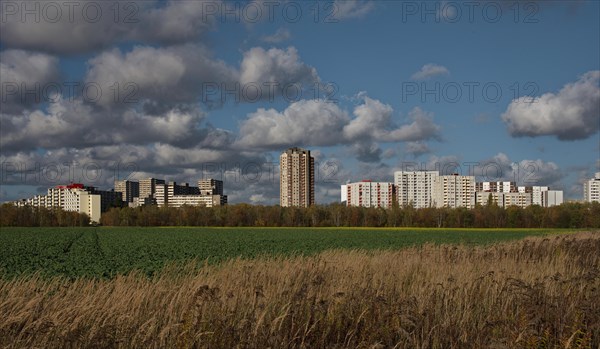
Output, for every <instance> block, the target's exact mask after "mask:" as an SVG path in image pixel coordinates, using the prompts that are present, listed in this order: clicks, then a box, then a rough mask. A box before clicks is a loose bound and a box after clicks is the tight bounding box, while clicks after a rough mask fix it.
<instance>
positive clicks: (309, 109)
mask: <svg viewBox="0 0 600 349" xmlns="http://www.w3.org/2000/svg"><path fill="white" fill-rule="evenodd" d="M348 119H349V118H348V115H347V113H345V112H344V111H343V110H342V109H340V108H339V107H338V106H337V105H336V104H333V103H328V102H325V101H322V100H301V101H298V102H294V103H292V104H290V106H288V107H287V108H286V109H285V110H284V111H283V112H281V113H280V112H278V111H276V110H275V109H263V108H260V109H258V110H257V111H256V112H254V113H251V114H250V115H249V116H248V118H247V119H246V120H244V121H243V122H242V124H241V126H240V136H239V139H238V141H237V142H236V146H237V147H240V148H263V149H279V148H282V147H287V146H291V145H294V144H295V145H311V146H330V145H335V144H338V143H341V142H343V136H342V130H343V127H344V125H346V124H347V122H348Z"/></svg>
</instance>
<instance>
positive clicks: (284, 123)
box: [0, 0, 600, 204]
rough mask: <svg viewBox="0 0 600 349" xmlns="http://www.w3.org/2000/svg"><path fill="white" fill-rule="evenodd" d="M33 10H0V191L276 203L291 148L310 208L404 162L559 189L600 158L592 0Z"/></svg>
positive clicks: (599, 41) (577, 185)
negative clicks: (150, 185)
mask: <svg viewBox="0 0 600 349" xmlns="http://www.w3.org/2000/svg"><path fill="white" fill-rule="evenodd" d="M32 3H33V4H35V3H36V2H29V4H30V5H23V3H22V2H18V1H16V2H12V1H8V2H3V4H2V9H1V10H2V21H1V23H0V29H2V31H1V32H2V34H1V37H0V44H1V46H0V50H1V51H0V52H1V53H0V54H1V56H0V58H1V60H0V64H1V72H2V74H1V75H0V79H1V82H2V86H3V90H2V93H3V98H2V101H1V103H2V113H1V117H2V118H1V126H2V127H1V136H2V140H1V142H0V144H1V146H2V148H1V149H0V161H1V162H2V178H1V181H2V182H1V183H0V184H2V189H1V190H0V194H1V196H0V200H1V201H6V200H14V199H18V198H22V197H27V196H31V195H33V194H35V193H38V192H45V189H46V188H47V187H48V186H50V185H55V184H60V183H63V182H68V181H71V180H73V181H82V182H84V183H86V184H90V185H95V186H98V187H101V188H110V187H112V181H113V180H114V179H115V176H116V177H119V178H122V177H125V176H129V177H130V178H144V177H148V176H156V177H159V178H165V179H167V180H173V181H178V182H191V183H194V182H196V181H197V180H198V179H200V178H202V177H217V178H220V179H223V180H224V181H225V190H226V191H228V194H229V195H230V202H234V203H235V202H250V203H262V204H274V203H277V198H278V170H277V168H276V166H275V165H276V162H277V159H278V154H279V153H280V152H281V151H282V150H284V149H285V148H287V147H290V146H302V147H305V148H308V149H310V150H312V151H313V153H314V155H315V156H316V159H317V162H318V164H319V166H320V167H319V169H318V172H319V174H320V177H319V179H318V180H317V183H316V186H317V188H316V192H317V202H319V203H329V202H333V201H336V200H337V199H338V197H339V185H340V184H343V183H345V182H346V181H355V180H361V179H366V178H369V179H375V180H385V181H392V180H393V172H394V171H395V170H398V169H401V168H403V167H407V166H413V167H414V165H415V164H418V166H419V167H426V168H431V169H433V168H435V166H436V165H437V166H441V167H442V168H443V167H444V166H445V165H448V164H453V163H454V164H459V165H461V167H460V171H461V172H462V173H464V174H467V172H468V165H466V164H467V163H468V164H474V163H477V164H479V165H477V166H475V167H474V174H475V175H477V176H478V177H479V178H480V179H491V180H495V179H507V180H509V179H510V180H516V181H517V182H518V183H519V184H520V185H525V184H527V185H549V186H551V187H553V188H556V189H562V190H564V191H565V194H566V197H567V198H569V199H580V198H581V196H582V192H581V182H582V180H584V179H585V178H588V177H592V175H593V173H594V172H596V171H599V170H600V169H599V168H598V166H600V161H599V154H600V138H599V132H598V131H599V128H600V87H599V82H600V63H599V62H600V37H599V36H600V34H599V33H600V5H599V3H598V2H596V1H568V2H567V1H563V2H561V1H504V0H503V1H488V0H486V1H474V2H463V1H454V2H448V1H440V2H434V1H427V2H420V1H404V2H396V1H377V2H375V1H373V2H370V1H343V2H342V1H335V2H318V3H316V2H293V1H279V2H264V1H252V2H249V1H246V2H232V1H225V2H222V1H188V2H180V1H178V2H169V1H144V2H130V1H122V2H94V1H82V2H77V5H78V6H77V7H75V8H74V10H73V18H72V19H71V18H69V16H68V10H69V9H68V8H64V7H63V8H61V9H60V11H61V13H62V16H61V17H60V19H57V18H56V13H57V12H56V9H54V8H48V7H44V6H46V5H45V3H44V2H40V3H38V4H39V7H35V5H31V4H32ZM24 6H30V7H29V8H27V7H25V8H24ZM31 6H33V7H31ZM58 6H60V4H59V5H58ZM83 8H86V9H87V11H88V12H87V13H84V12H83V11H82V9H83ZM96 8H101V9H102V14H101V15H98V13H96V12H94V11H95V9H96ZM90 9H91V10H90ZM115 9H118V11H119V12H118V17H115V15H116V14H117V12H115V11H116V10H115ZM256 9H260V11H261V13H260V14H258V12H256ZM269 9H272V10H273V12H272V17H270V16H269V15H268V13H269ZM298 9H299V10H300V12H301V13H299V12H297V11H298ZM25 10H29V14H24V13H25V12H24V11H25ZM471 10H472V12H471V13H470V11H471ZM36 11H37V12H38V15H39V17H40V18H39V19H40V20H39V21H37V22H36V21H35V18H34V15H33V14H31V12H36ZM53 11H54V12H53ZM317 11H318V13H319V17H318V18H315V14H316V12H317ZM90 13H91V14H90ZM127 15H129V17H127ZM94 16H95V17H94ZM90 17H94V18H92V19H93V20H91V19H90ZM250 17H256V20H252V18H250ZM296 17H297V20H295V18H296ZM126 19H129V20H126ZM130 20H132V21H130ZM130 22H132V23H130ZM74 83H79V86H85V87H86V88H87V90H86V91H85V92H87V93H84V92H83V91H82V90H81V88H76V89H75V93H74V94H73V95H71V94H70V93H69V89H68V86H70V85H72V84H74ZM275 84H277V85H275ZM24 86H26V87H29V89H30V90H31V88H32V87H31V86H34V87H33V89H34V91H35V90H36V88H35V86H40V87H39V88H38V90H37V91H38V94H39V97H40V98H38V100H36V98H34V97H33V96H32V94H31V92H30V93H29V94H28V93H26V92H25V90H24V89H23V87H24ZM116 86H118V87H119V88H118V89H116ZM225 86H227V88H225V89H223V87H225ZM269 86H271V87H273V86H275V87H273V89H272V90H270V89H269ZM283 86H285V87H287V90H285V91H283V90H281V89H280V87H283ZM217 87H221V89H219V88H217ZM53 89H54V90H53ZM227 90H229V92H227ZM51 91H58V92H60V93H59V94H60V95H61V96H60V97H59V96H54V95H53V96H52V98H50V97H49V96H48V95H50V92H51ZM97 91H101V92H102V96H101V97H99V96H98V95H97V94H95V92H97ZM248 91H260V92H261V93H262V95H263V97H264V98H262V99H254V98H253V95H252V93H251V92H248ZM290 91H291V92H290ZM298 91H300V92H301V95H299V96H298V95H297V96H294V92H298ZM271 94H272V96H271ZM96 97H98V98H96ZM115 97H116V98H115ZM268 97H272V98H268ZM325 97H330V98H328V99H327V98H325ZM215 98H216V99H217V101H218V100H220V99H221V98H223V100H224V103H218V102H215V100H214V99H215ZM208 100H212V102H211V103H207V101H208ZM118 164H120V165H118ZM489 164H493V165H492V167H490V165H489ZM449 167H452V165H449ZM123 168H125V169H123ZM490 168H492V169H498V171H491V172H490V171H489V169H490ZM215 169H217V170H215ZM484 169H487V170H484ZM24 172H25V173H24ZM486 173H487V174H488V178H484V175H485V174H486ZM490 173H496V174H498V175H497V176H496V175H490ZM59 182H60V183H59Z"/></svg>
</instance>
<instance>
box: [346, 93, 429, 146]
mask: <svg viewBox="0 0 600 349" xmlns="http://www.w3.org/2000/svg"><path fill="white" fill-rule="evenodd" d="M392 113H393V109H392V107H391V106H390V105H386V104H383V103H381V102H380V101H378V100H375V99H371V98H369V97H365V99H364V103H363V104H361V105H358V106H357V107H356V108H355V109H354V115H355V116H356V118H354V119H353V120H352V121H351V122H350V123H349V124H348V125H346V126H345V127H344V136H345V137H346V139H348V140H351V141H353V140H364V139H375V140H378V141H382V142H408V141H418V140H424V139H440V126H438V125H436V124H435V123H434V122H433V114H432V113H427V112H424V111H423V110H421V109H420V108H419V107H415V108H414V109H413V110H411V111H410V112H409V114H408V115H409V118H410V119H412V122H411V123H410V124H406V125H402V126H400V127H397V126H396V125H395V124H394V123H393V122H392Z"/></svg>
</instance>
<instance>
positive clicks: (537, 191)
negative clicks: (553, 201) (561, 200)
mask: <svg viewBox="0 0 600 349" xmlns="http://www.w3.org/2000/svg"><path fill="white" fill-rule="evenodd" d="M548 190H549V188H548V187H539V186H534V187H531V203H532V204H533V205H540V206H544V205H542V195H543V193H544V192H547V191H548Z"/></svg>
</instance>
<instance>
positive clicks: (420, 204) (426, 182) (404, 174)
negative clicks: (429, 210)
mask: <svg viewBox="0 0 600 349" xmlns="http://www.w3.org/2000/svg"><path fill="white" fill-rule="evenodd" d="M437 177H439V173H438V171H398V172H395V173H394V185H395V187H396V197H397V200H398V205H400V207H403V206H408V205H412V206H413V207H414V208H425V207H433V206H434V203H433V186H434V183H435V180H436V178H437Z"/></svg>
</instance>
